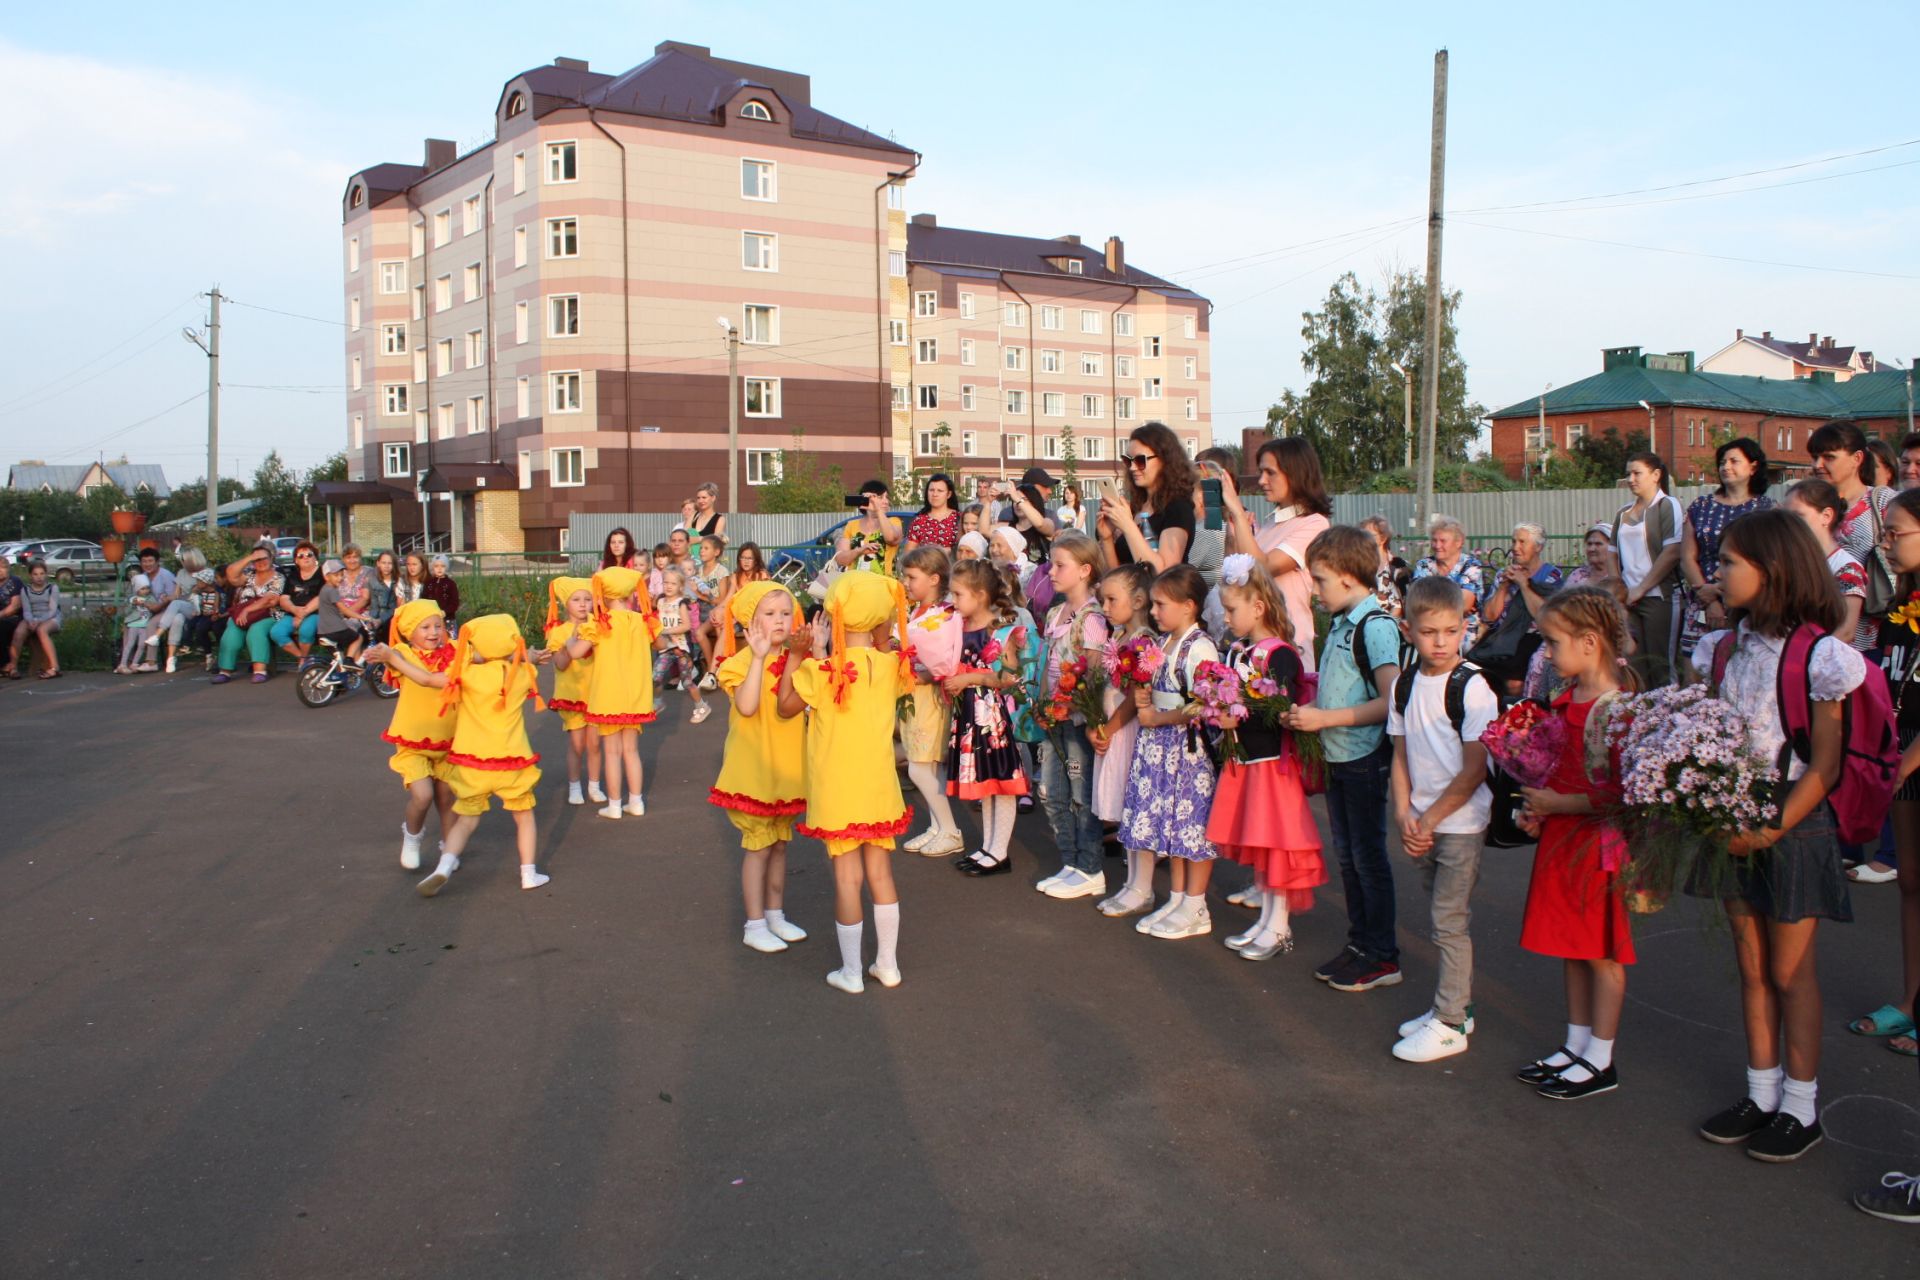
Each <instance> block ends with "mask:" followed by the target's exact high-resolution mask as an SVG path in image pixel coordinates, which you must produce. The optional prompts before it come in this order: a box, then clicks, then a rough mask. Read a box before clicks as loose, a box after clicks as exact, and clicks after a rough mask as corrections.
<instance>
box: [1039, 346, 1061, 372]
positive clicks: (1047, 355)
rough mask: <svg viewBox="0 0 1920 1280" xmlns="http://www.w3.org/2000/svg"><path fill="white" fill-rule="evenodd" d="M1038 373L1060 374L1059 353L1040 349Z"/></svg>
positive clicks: (1043, 348)
mask: <svg viewBox="0 0 1920 1280" xmlns="http://www.w3.org/2000/svg"><path fill="white" fill-rule="evenodd" d="M1040 372H1042V373H1058V372H1060V353H1059V352H1058V351H1053V350H1049V349H1047V348H1045V347H1042V348H1041V349H1040Z"/></svg>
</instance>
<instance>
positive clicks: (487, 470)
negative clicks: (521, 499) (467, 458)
mask: <svg viewBox="0 0 1920 1280" xmlns="http://www.w3.org/2000/svg"><path fill="white" fill-rule="evenodd" d="M519 487H520V476H519V473H518V472H516V471H515V470H514V469H513V468H512V467H509V466H505V465H503V464H501V463H498V462H443V463H441V464H440V465H438V466H436V467H429V468H427V478H426V481H425V482H424V488H425V489H426V491H427V492H428V493H449V492H451V493H472V492H473V491H474V490H475V489H509V490H511V489H518V488H519Z"/></svg>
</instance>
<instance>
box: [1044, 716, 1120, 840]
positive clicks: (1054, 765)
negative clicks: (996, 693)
mask: <svg viewBox="0 0 1920 1280" xmlns="http://www.w3.org/2000/svg"><path fill="white" fill-rule="evenodd" d="M1040 807H1041V808H1042V809H1044V810H1046V814H1047V825H1048V826H1050V827H1052V828H1053V842H1054V843H1055V844H1056V845H1058V846H1059V847H1060V867H1061V869H1062V870H1065V869H1066V868H1068V867H1072V868H1074V869H1075V870H1077V871H1079V872H1081V873H1082V874H1084V875H1089V876H1097V875H1100V874H1101V873H1102V871H1103V869H1104V868H1103V862H1102V859H1103V857H1104V856H1105V854H1104V850H1103V848H1102V845H1103V843H1104V841H1103V840H1102V837H1101V834H1100V819H1098V818H1096V817H1095V816H1094V814H1093V747H1092V745H1091V744H1090V743H1088V741H1087V731H1086V729H1085V728H1083V727H1082V726H1080V725H1077V724H1064V725H1059V726H1057V727H1055V728H1052V729H1049V730H1048V731H1047V737H1046V740H1045V741H1044V742H1042V743H1040Z"/></svg>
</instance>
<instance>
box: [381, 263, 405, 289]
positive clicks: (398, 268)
mask: <svg viewBox="0 0 1920 1280" xmlns="http://www.w3.org/2000/svg"><path fill="white" fill-rule="evenodd" d="M406 291H407V264H406V263H404V262H383V263H381V264H380V292H382V293H405V292H406Z"/></svg>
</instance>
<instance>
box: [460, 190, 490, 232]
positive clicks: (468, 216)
mask: <svg viewBox="0 0 1920 1280" xmlns="http://www.w3.org/2000/svg"><path fill="white" fill-rule="evenodd" d="M484 222H485V219H484V216H483V215H482V214H481V212H480V197H479V196H477V195H472V196H468V197H467V198H466V199H465V200H462V201H461V202H460V234H462V235H468V236H470V235H472V234H473V233H474V232H476V231H478V230H479V229H480V228H481V226H482V225H483V224H484Z"/></svg>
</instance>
